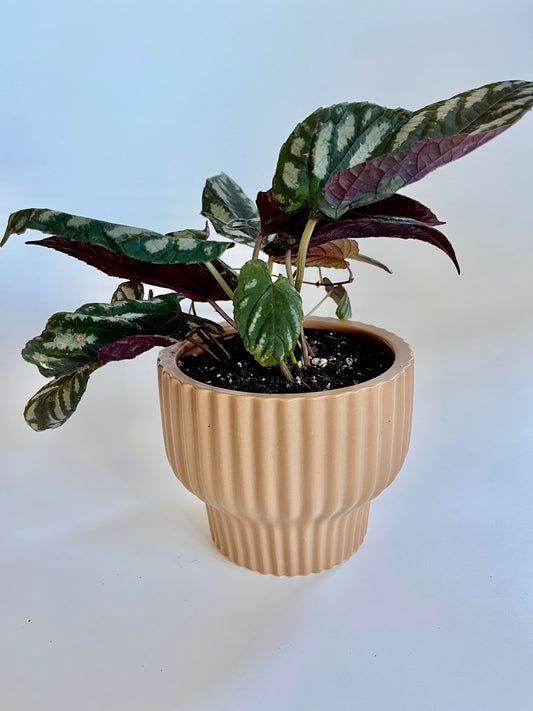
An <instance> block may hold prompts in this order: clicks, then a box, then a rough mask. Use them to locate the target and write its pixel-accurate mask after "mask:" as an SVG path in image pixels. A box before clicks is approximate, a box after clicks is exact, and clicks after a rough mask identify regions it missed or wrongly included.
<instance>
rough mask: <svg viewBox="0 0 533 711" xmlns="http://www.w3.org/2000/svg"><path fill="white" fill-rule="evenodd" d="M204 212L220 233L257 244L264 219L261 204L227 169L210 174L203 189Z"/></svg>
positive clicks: (249, 243) (243, 242) (239, 240)
mask: <svg viewBox="0 0 533 711" xmlns="http://www.w3.org/2000/svg"><path fill="white" fill-rule="evenodd" d="M202 215H204V217H207V218H208V219H209V220H211V222H212V224H213V227H214V228H215V230H216V231H217V232H218V234H219V235H223V236H224V237H227V238H228V239H231V240H234V241H235V242H241V243H242V244H246V245H248V246H250V247H253V246H254V244H255V241H256V239H257V236H258V234H259V231H260V229H261V221H260V219H259V212H258V211H257V207H256V206H255V204H254V203H253V202H252V201H251V200H250V198H249V197H248V196H247V195H246V194H245V193H244V191H243V190H242V188H241V187H239V185H237V183H236V182H235V181H234V180H232V179H231V178H230V177H229V176H228V175H226V174H225V173H220V175H215V176H213V177H212V178H208V179H207V180H206V183H205V187H204V190H203V193H202Z"/></svg>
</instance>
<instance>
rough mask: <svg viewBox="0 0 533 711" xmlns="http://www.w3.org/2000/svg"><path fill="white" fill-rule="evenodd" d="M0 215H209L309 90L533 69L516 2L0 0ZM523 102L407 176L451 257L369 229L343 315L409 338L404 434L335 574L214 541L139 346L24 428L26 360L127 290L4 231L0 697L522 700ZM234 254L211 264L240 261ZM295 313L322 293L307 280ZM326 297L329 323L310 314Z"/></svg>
mask: <svg viewBox="0 0 533 711" xmlns="http://www.w3.org/2000/svg"><path fill="white" fill-rule="evenodd" d="M3 10H4V11H3V13H2V30H3V31H2V35H3V39H2V44H1V48H0V62H1V64H0V67H1V70H0V82H1V97H2V104H3V106H2V112H1V113H0V155H1V161H0V218H1V220H0V221H1V222H2V224H4V225H5V223H6V222H7V218H8V215H9V213H11V212H13V211H15V210H18V209H22V208H26V207H49V208H53V209H58V210H63V211H66V212H72V213H75V214H80V215H86V216H91V217H97V218H100V219H108V220H110V221H114V222H121V223H125V224H133V225H139V226H144V227H150V228H152V229H155V230H158V231H163V232H166V231H168V230H171V229H182V228H185V227H200V226H202V224H203V222H202V218H201V217H200V215H199V210H200V195H201V190H202V187H203V184H204V181H205V178H206V177H207V176H209V175H214V174H216V173H218V172H220V171H221V170H223V171H225V172H227V173H228V174H229V175H231V176H232V177H233V178H234V179H235V180H237V182H239V183H240V184H241V185H242V186H243V188H244V189H245V190H246V191H247V192H248V194H249V195H251V196H254V195H255V193H256V192H257V191H258V190H260V189H267V188H268V187H269V186H270V183H271V178H272V174H273V171H274V168H275V163H276V159H277V153H278V151H279V148H280V146H281V143H282V142H283V141H284V140H285V138H286V137H287V136H288V134H289V133H290V131H291V130H292V128H293V127H294V125H295V124H296V123H297V122H298V121H300V120H301V119H303V118H304V117H305V116H306V115H308V114H309V113H310V112H311V111H312V110H314V109H315V108H316V107H318V106H320V105H322V106H327V105H329V104H332V103H335V102H339V101H358V100H368V101H374V102H377V103H381V104H384V105H388V106H398V105H401V106H405V107H406V108H409V109H416V108H419V107H421V106H424V105H426V104H428V103H431V102H433V101H437V100H439V99H443V98H447V97H449V96H452V95H453V94H456V93H458V92H460V91H464V90H466V89H469V88H473V87H475V86H479V85H482V84H485V83H488V82H491V81H497V80H502V79H530V80H531V79H532V78H533V42H532V37H533V9H532V6H531V3H529V2H526V0H511V1H510V2H509V0H508V1H507V2H503V0H496V1H494V2H491V3H484V2H480V0H472V2H470V3H464V1H463V0H461V1H460V2H459V1H458V0H451V1H449V2H448V3H445V4H444V3H428V2H427V0H424V1H422V0H420V2H418V1H416V0H406V1H405V2H403V3H397V2H392V1H391V0H385V1H384V2H382V3H379V4H376V3H367V4H365V5H363V4H362V3H360V2H348V1H347V0H346V1H344V2H342V1H341V0H329V2H327V3H326V2H318V1H315V0H307V2H303V1H302V0H295V1H293V2H282V1H281V0H272V1H271V2H270V3H268V4H266V3H253V2H242V1H237V0H235V1H233V2H231V1H228V2H224V3H222V2H213V1H211V0H204V2H203V3H198V4H197V5H196V6H195V7H191V4H190V3H183V2H163V1H162V0H153V1H152V2H151V3H144V2H138V1H137V0H133V1H131V2H126V1H123V2H118V1H113V0H107V1H106V2H103V0H96V1H94V2H92V3H90V4H88V3H87V4H86V3H84V4H81V3H69V2H66V0H49V1H48V2H47V3H42V2H39V1H38V0H33V1H31V0H29V1H26V0H16V1H15V0H4V4H3ZM532 129H533V115H531V114H530V115H528V116H527V117H526V118H524V119H523V120H522V121H521V122H520V123H519V124H518V125H517V126H515V127H513V128H511V129H510V130H509V131H508V132H506V133H504V134H503V135H502V136H500V137H499V138H497V139H496V140H495V141H494V142H492V143H490V144H488V145H487V146H485V147H483V148H482V149H480V150H479V151H478V152H475V153H473V154H471V155H470V156H467V157H466V158H464V159H462V160H461V161H458V162H456V163H454V164H453V165H451V166H447V167H444V168H442V169H440V170H439V171H437V172H436V173H434V174H432V175H430V176H428V177H427V178H426V179H425V180H424V181H423V182H421V183H420V184H414V185H413V186H412V187H411V188H410V189H409V190H408V191H405V192H406V194H409V195H411V196H413V197H416V198H417V199H419V200H420V201H422V202H423V203H425V204H427V205H428V206H429V207H430V208H431V209H433V210H434V211H435V212H436V214H437V215H438V216H439V217H440V218H441V219H442V220H445V221H446V222H447V224H446V225H445V227H444V228H443V230H444V232H445V234H446V235H447V236H448V238H449V239H450V240H451V241H452V243H453V244H454V246H455V248H456V251H457V254H458V258H459V261H460V263H461V267H462V272H463V273H462V275H461V276H460V277H458V276H457V275H456V274H455V270H454V268H453V266H452V264H451V262H449V260H447V258H446V257H445V255H443V254H442V253H441V252H438V251H437V250H435V249H432V248H431V247H429V246H428V245H425V244H418V243H414V242H412V241H410V242H407V241H402V240H396V241H394V240H366V241H364V242H363V241H361V247H362V250H363V251H364V252H365V253H368V254H369V255H371V256H374V257H376V258H377V259H381V260H383V261H385V262H386V263H387V264H388V265H389V266H390V267H391V268H392V270H393V272H394V274H393V275H392V276H389V275H387V274H385V273H382V272H380V271H377V270H373V269H371V268H370V267H365V266H364V265H361V267H360V268H359V269H357V273H356V281H355V283H354V284H353V285H351V287H350V296H351V299H352V305H353V311H354V318H356V319H358V320H362V321H366V322H369V323H374V324H376V325H379V326H382V327H384V328H387V329H389V330H393V331H396V332H398V333H399V334H400V335H402V336H403V337H404V338H406V339H407V340H408V341H409V342H410V343H411V345H412V346H413V348H414V350H415V358H416V366H417V381H416V399H415V417H414V425H413V439H412V445H411V449H410V453H409V455H408V458H407V461H406V464H405V466H404V469H403V471H402V472H401V474H400V476H399V478H398V480H397V481H396V482H395V484H394V485H393V486H392V487H391V488H390V489H389V490H387V491H386V492H385V493H384V494H383V495H382V496H381V497H380V498H379V499H377V500H376V501H375V502H374V504H373V506H372V509H371V514H370V523H369V531H368V535H367V539H366V541H365V543H364V545H363V547H362V548H361V550H360V551H359V552H358V553H357V554H356V555H355V556H354V557H353V558H352V559H351V560H350V561H349V562H347V563H345V564H343V565H342V566H340V567H339V568H336V569H334V570H333V571H330V572H327V573H323V574H320V575H314V576H308V577H305V578H295V579H287V578H279V579H278V578H274V577H270V576H261V575H259V574H256V573H252V572H249V571H247V570H243V569H240V568H238V567H237V566H235V565H233V564H231V563H229V562H228V561H227V560H225V559H224V558H223V557H222V556H220V555H219V554H218V553H217V551H216V550H215V549H214V548H213V547H212V545H211V543H210V540H209V534H208V529H207V522H206V518H205V514H204V511H203V507H202V505H201V504H200V503H199V502H197V501H196V500H195V499H194V497H192V496H191V495H190V494H188V493H187V492H186V491H184V490H183V489H182V488H181V485H179V483H177V482H176V481H175V480H174V479H173V476H172V474H171V471H170V468H169V466H168V464H167V463H166V461H165V458H164V453H163V449H162V436H161V431H160V422H159V412H158V401H157V392H156V384H155V353H153V352H151V353H147V354H145V355H143V356H142V357H140V358H139V359H137V360H136V361H130V362H127V363H121V364H112V365H109V366H107V367H106V368H104V369H102V371H99V372H98V373H97V374H95V376H93V378H92V380H91V383H90V384H89V388H88V392H87V394H86V395H85V397H84V399H83V401H82V403H81V405H80V407H79V410H78V412H77V413H76V414H75V415H74V417H73V418H72V420H71V421H69V422H68V423H67V424H66V425H65V426H64V427H63V428H61V429H59V430H56V431H50V432H46V433H41V434H36V433H34V432H32V431H31V430H30V429H29V428H28V427H27V425H26V424H25V423H24V421H23V418H22V410H23V407H24V404H25V402H26V400H27V399H28V397H29V396H30V395H32V394H33V393H34V392H35V391H36V390H37V389H38V388H39V387H41V385H42V384H43V383H44V381H43V379H42V378H41V376H39V374H38V373H37V371H36V369H34V368H32V366H30V365H28V364H26V363H24V362H23V361H22V360H21V358H20V356H19V352H20V349H21V347H22V346H23V345H24V343H25V341H27V340H28V339H29V338H30V337H32V336H34V335H37V334H38V333H39V332H40V331H41V330H42V328H43V326H44V323H45V321H46V319H47V318H48V316H49V315H50V314H51V313H52V312H54V311H60V310H73V309H75V308H77V307H78V306H80V305H81V304H82V303H86V302H88V301H106V300H109V297H110V295H111V293H112V291H113V289H114V287H115V285H116V283H118V281H117V280H113V279H109V278H108V277H105V276H103V275H100V274H99V273H98V272H96V271H95V270H93V269H91V268H90V267H87V266H85V265H83V264H81V263H78V262H75V261H73V260H70V259H69V258H68V257H66V256H63V255H60V254H55V253H52V252H50V251H48V250H39V249H38V248H35V247H29V246H25V245H24V238H21V237H16V236H15V237H12V238H11V240H10V241H9V242H8V244H7V245H6V246H5V247H4V248H3V249H2V251H1V252H0V296H1V298H2V304H3V311H2V313H3V316H2V329H1V331H0V339H1V344H2V368H1V369H0V387H1V393H2V398H1V404H0V424H1V427H2V439H1V442H2V444H1V451H0V466H1V474H0V487H1V490H0V497H1V498H0V529H1V538H0V556H1V557H0V565H1V572H2V581H3V582H2V585H1V587H0V639H1V640H2V641H1V644H0V703H1V706H2V708H5V709H10V710H11V709H13V710H16V711H18V710H21V711H25V710H26V709H29V708H35V709H39V711H45V710H46V711H48V710H50V711H52V710H54V711H57V710H58V709H74V708H75V709H77V710H78V711H87V710H92V709H97V708H102V709H106V711H118V710H119V709H120V710H121V709H126V708H127V709H128V711H133V710H134V709H139V710H144V709H150V711H171V710H172V711H175V709H184V710H186V711H189V710H192V711H211V710H213V711H215V710H216V711H230V710H231V711H240V710H241V709H243V710H244V709H246V710H248V709H254V711H256V710H257V711H263V710H265V711H266V710H270V709H282V710H283V711H285V710H286V711H299V710H300V709H301V710H305V711H309V710H311V711H312V710H314V709H317V710H318V711H320V710H322V709H325V708H331V709H335V710H336V711H337V710H338V711H345V710H346V711H347V710H348V709H350V710H351V709H357V708H365V709H378V710H379V709H391V708H394V709H406V710H409V711H416V710H420V711H426V710H427V709H432V710H440V709H443V710H444V709H445V710H446V711H448V710H449V709H461V710H463V709H465V710H468V711H469V710H472V711H477V710H478V709H484V711H504V710H505V709H507V710H508V711H511V710H512V711H528V710H530V709H531V708H533V683H532V680H531V668H532V665H533V573H532V570H533V556H532V552H531V541H532V540H533V524H532V507H533V505H532V501H533V486H532V484H531V481H532V478H531V474H532V469H533V466H532V465H533V446H532V445H533V439H532V425H533V417H532V406H531V401H532V395H533V388H532V387H531V380H530V372H531V350H532V347H533V337H532V333H533V330H532V325H533V323H532V322H533V318H532V297H531V277H532V272H533V240H532V239H531V219H530V213H531V194H532V188H533V169H532V165H533V147H532V145H533V142H532V141H531V135H532ZM230 256H231V253H228V260H230ZM307 296H308V297H309V302H308V304H309V306H311V305H312V304H313V300H312V299H313V297H314V295H313V294H312V293H308V294H307ZM321 313H324V314H325V313H328V310H327V309H323V310H322V311H321Z"/></svg>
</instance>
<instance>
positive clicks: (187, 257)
mask: <svg viewBox="0 0 533 711" xmlns="http://www.w3.org/2000/svg"><path fill="white" fill-rule="evenodd" d="M26 230H38V231H39V232H43V233H44V234H48V235H59V236H60V237H64V238H66V239H69V240H74V241H77V242H85V243H87V244H91V245H96V246H99V247H105V248H106V249H109V250H111V251H112V252H116V253H117V254H120V255H123V256H125V257H132V258H133V259H138V260H140V261H143V262H151V263H152V264H193V263H198V262H210V261H212V260H213V259H216V258H217V257H220V255H221V254H222V253H223V252H224V251H225V250H226V249H227V247H228V245H227V243H224V242H214V241H212V240H199V239H195V238H194V237H191V236H190V235H186V236H177V237H176V236H175V235H164V234H160V233H159V232H152V231H151V230H145V229H141V228H139V227H128V226H127V225H118V224H114V223H111V222H103V221H102V220H93V219H90V218H88V217H79V216H77V215H69V214H68V213H65V212H57V211H56V210H47V209H40V208H29V209H27V210H20V211H19V212H14V213H13V214H12V215H11V216H10V218H9V221H8V224H7V229H6V232H5V235H4V238H3V240H2V242H1V243H0V246H1V245H4V244H5V243H6V241H7V239H8V238H9V236H10V235H12V234H19V235H20V234H22V233H23V232H25V231H26ZM179 234H183V233H179Z"/></svg>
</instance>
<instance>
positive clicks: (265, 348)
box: [1, 81, 533, 430]
mask: <svg viewBox="0 0 533 711" xmlns="http://www.w3.org/2000/svg"><path fill="white" fill-rule="evenodd" d="M532 105H533V83H532V82H526V81H505V82H496V83H493V84H487V85H486V86H482V87H479V88H477V89H473V90H471V91H466V92H463V93H461V94H458V95H457V96H454V97H452V98H451V99H447V100H444V101H440V102H437V103H435V104H431V105H429V106H426V107H424V108H422V109H419V110H418V111H409V110H407V109H402V108H397V109H389V108H386V107H384V106H378V105H376V104H371V103H368V102H355V103H342V104H336V105H334V106H330V107H328V108H325V109H324V108H320V109H318V110H317V111H315V112H314V113H312V114H311V115H310V116H308V117H307V118H306V119H305V120H304V121H302V122H301V123H299V124H298V125H297V126H296V128H295V129H294V130H293V132H292V133H291V134H290V136H289V137H288V139H287V140H286V141H285V143H284V144H283V146H282V148H281V151H280V154H279V158H278V162H277V167H276V171H275V174H274V178H273V181H272V187H271V188H270V189H269V190H267V191H265V192H259V194H258V196H257V199H256V202H255V203H254V202H253V201H252V200H251V199H250V198H248V197H247V196H246V195H245V194H244V192H243V191H242V189H241V188H240V187H239V186H238V185H237V184H236V183H235V182H234V181H233V180H232V179H231V178H230V177H228V176H227V175H225V174H224V173H221V174H220V175H216V176H214V177H212V178H209V179H208V180H207V182H206V185H205V188H204V191H203V195H202V214H203V215H204V216H205V217H206V218H207V219H208V220H209V222H210V223H211V225H212V226H213V228H214V230H215V232H216V233H217V234H218V236H219V237H220V238H222V239H212V238H211V233H210V229H209V225H208V224H207V223H206V226H205V229H203V230H201V229H188V230H182V231H175V232H168V233H166V234H161V233H158V232H153V231H151V230H147V229H141V228H137V227H128V226H125V225H118V224H113V223H110V222H104V221H101V220H94V219H90V218H85V217H79V216H76V215H69V214H67V213H63V212H58V211H55V210H48V209H38V208H30V209H26V210H21V211H19V212H15V213H13V214H12V215H11V216H10V218H9V222H8V225H7V229H6V232H5V236H4V238H3V241H2V243H1V244H2V245H3V244H5V242H6V240H7V239H8V238H9V236H10V235H12V234H22V233H24V232H25V231H26V230H37V231H39V232H42V233H44V234H46V235H50V236H49V237H45V238H44V239H40V240H38V241H32V242H29V244H37V245H41V246H43V247H49V248H51V249H55V250H57V251H59V252H64V253H65V254H70V255H71V256H73V257H76V258H77V259H80V260H82V261H83V262H86V263H87V264H89V265H91V266H93V267H96V268H97V269H100V270H101V271H103V272H105V273H106V274H108V275H110V276H113V277H119V278H120V279H126V280H127V281H126V282H124V283H122V284H120V285H119V286H118V288H117V289H116V291H115V292H114V294H113V297H112V299H111V303H109V304H105V303H97V304H96V303H95V304H86V305H85V306H82V307H81V308H79V309H78V310H77V311H75V312H74V313H57V314H55V315H54V316H52V317H51V318H50V319H49V321H48V323H47V325H46V327H45V329H44V331H43V332H42V333H41V335H40V336H37V337H36V338H34V339H32V340H31V341H29V343H28V344H27V345H26V347H25V348H24V350H23V351H22V355H23V357H24V358H25V359H26V360H27V361H29V362H30V363H34V364H35V365H36V366H37V367H38V368H39V371H40V372H41V373H42V375H44V376H45V377H48V378H53V379H52V380H51V381H50V382H48V383H47V384H46V385H45V386H44V387H43V388H42V389H41V390H39V391H38V392H37V393H36V394H35V395H34V396H33V397H32V398H31V400H30V401H29V402H28V404H27V406H26V409H25V417H26V420H27V422H28V424H29V425H30V426H31V427H32V428H33V429H35V430H45V429H50V428H54V427H59V426H60V425H62V424H63V423H64V422H65V421H66V420H67V419H68V418H69V417H70V416H71V415H72V413H73V412H74V411H75V409H76V407H77V405H78V403H79V401H80V399H81V397H82V395H83V393H84V391H85V388H86V386H87V382H88V380H89V377H90V375H91V374H92V373H93V372H94V371H95V370H97V369H98V368H100V367H101V366H102V365H104V364H105V363H108V362H109V361H112V360H122V359H128V358H133V357H135V356H136V355H138V354H139V353H143V352H144V351H146V350H148V349H149V348H152V347H153V346H165V345H169V344H171V343H174V342H176V341H177V340H182V339H189V340H192V341H194V342H196V343H198V344H199V345H201V346H202V347H204V348H207V349H209V345H206V344H211V345H212V343H211V342H212V341H215V340H216V337H217V335H218V334H219V333H220V332H221V327H220V326H219V325H217V324H216V323H214V322H213V321H210V320H208V319H205V318H201V317H199V316H197V315H196V313H195V311H194V303H195V302H208V303H209V304H211V305H212V306H213V308H214V310H215V312H217V313H218V314H220V315H222V316H223V317H224V318H225V319H226V320H227V321H228V322H229V323H231V324H232V325H234V326H235V327H236V329H237V331H238V332H239V334H240V336H241V338H242V341H243V343H244V345H245V347H246V349H247V350H248V351H249V352H250V353H251V354H253V356H254V357H255V359H256V360H257V361H258V362H259V363H260V364H261V365H263V366H265V367H268V366H279V367H281V368H282V370H283V372H284V373H285V375H286V377H287V378H289V379H290V378H291V377H292V376H291V371H290V369H289V367H288V362H289V360H290V361H292V362H293V363H296V362H297V361H296V356H295V353H294V351H295V349H296V350H297V352H298V354H299V356H300V359H301V360H302V361H303V362H304V363H305V362H306V361H307V359H308V355H309V354H308V346H307V342H306V339H305V334H304V333H303V329H302V324H303V318H304V314H303V308H302V299H301V296H300V292H301V287H302V283H303V281H304V272H305V269H306V268H310V267H318V268H319V279H318V282H317V284H318V286H320V287H323V288H324V290H325V293H326V295H327V296H330V297H331V298H332V299H333V300H334V301H335V303H336V305H337V309H336V314H337V316H338V317H339V318H349V317H350V316H351V309H350V303H349V300H348V294H347V293H346V290H345V289H344V286H343V283H346V282H332V281H331V280H330V279H329V278H327V277H324V276H322V272H321V270H322V268H336V269H346V270H347V271H348V275H349V278H348V280H347V281H350V280H351V278H352V276H351V270H350V266H349V262H350V261H353V260H355V261H360V262H366V263H368V264H371V265H374V266H377V267H379V268H382V269H387V267H385V265H383V264H381V263H380V262H377V261H376V260H373V259H371V258H370V257H366V256H363V255H362V254H360V252H359V245H358V241H357V240H359V239H362V238H364V237H399V238H402V239H417V240H421V241H423V242H427V243H429V244H432V245H434V246H435V247H438V248H439V249H440V250H442V251H443V252H445V254H447V255H448V257H450V259H451V260H452V262H453V263H454V265H455V267H456V269H457V271H459V265H458V262H457V258H456V256H455V252H454V250H453V247H452V245H451V244H450V242H449V241H448V239H447V238H446V237H445V236H444V235H443V234H442V232H440V230H438V229H437V227H438V226H439V225H442V224H443V223H442V222H440V221H439V220H438V219H437V218H436V217H435V215H434V214H433V213H432V212H431V211H430V210H429V209H428V208H427V207H425V206H424V205H421V204H420V203H419V202H417V201H415V200H413V199H411V198H409V197H406V196H404V195H400V194H398V190H400V189H401V188H403V187H404V186H406V185H409V184H410V183H412V182H414V181H416V180H420V179H421V178H423V177H424V176H426V175H427V174H428V173H429V172H431V171H432V170H435V169H436V168H438V167H440V166H441V165H444V164H445V163H449V162H450V161H453V160H455V159H457V158H460V157H461V156H464V155H466V154H467V153H469V152H470V151H472V150H474V149H475V148H478V147H479V146H481V145H483V144H484V143H486V142H487V141H489V140H490V139H492V138H494V137H495V136H497V135H498V134H500V133H501V132H502V131H505V130H506V129H507V128H509V126H512V125H513V124H514V123H516V121H518V120H519V119H520V118H521V117H522V116H523V115H524V114H525V113H526V112H527V111H528V110H529V109H530V108H531V107H532ZM233 242H239V243H242V244H244V245H247V246H248V247H250V248H251V249H253V253H252V258H251V259H250V260H249V261H247V262H246V263H245V264H244V265H243V266H242V268H241V269H240V270H238V271H237V270H235V269H232V268H231V267H230V266H228V265H227V264H225V263H224V262H223V261H222V260H221V256H222V255H223V253H224V252H225V250H226V249H227V248H228V247H230V246H231V245H232V243H233ZM261 254H263V255H265V256H266V258H267V259H266V260H265V259H261ZM274 264H281V265H284V267H285V275H283V274H279V275H278V276H277V277H275V278H274V277H273V265H274ZM146 284H148V285H152V286H156V287H163V288H165V289H169V290H171V293H168V294H163V295H161V296H157V297H153V294H152V293H151V292H149V293H148V295H147V298H146V299H145V298H144V285H146ZM185 299H189V300H190V301H191V302H192V304H191V307H190V308H189V309H187V310H185V311H184V310H183V309H182V302H183V301H184V300H185ZM227 301H231V302H232V305H233V316H231V315H230V314H228V313H227V312H226V310H225V308H223V306H222V305H221V304H223V303H224V302H227Z"/></svg>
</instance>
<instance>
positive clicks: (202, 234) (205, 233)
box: [165, 222, 209, 240]
mask: <svg viewBox="0 0 533 711" xmlns="http://www.w3.org/2000/svg"><path fill="white" fill-rule="evenodd" d="M165 234H166V236H167V237H179V238H182V237H187V238H190V239H202V240H206V239H208V237H209V225H208V224H207V222H206V223H205V227H204V229H203V230H178V231H176V232H166V233H165Z"/></svg>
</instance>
